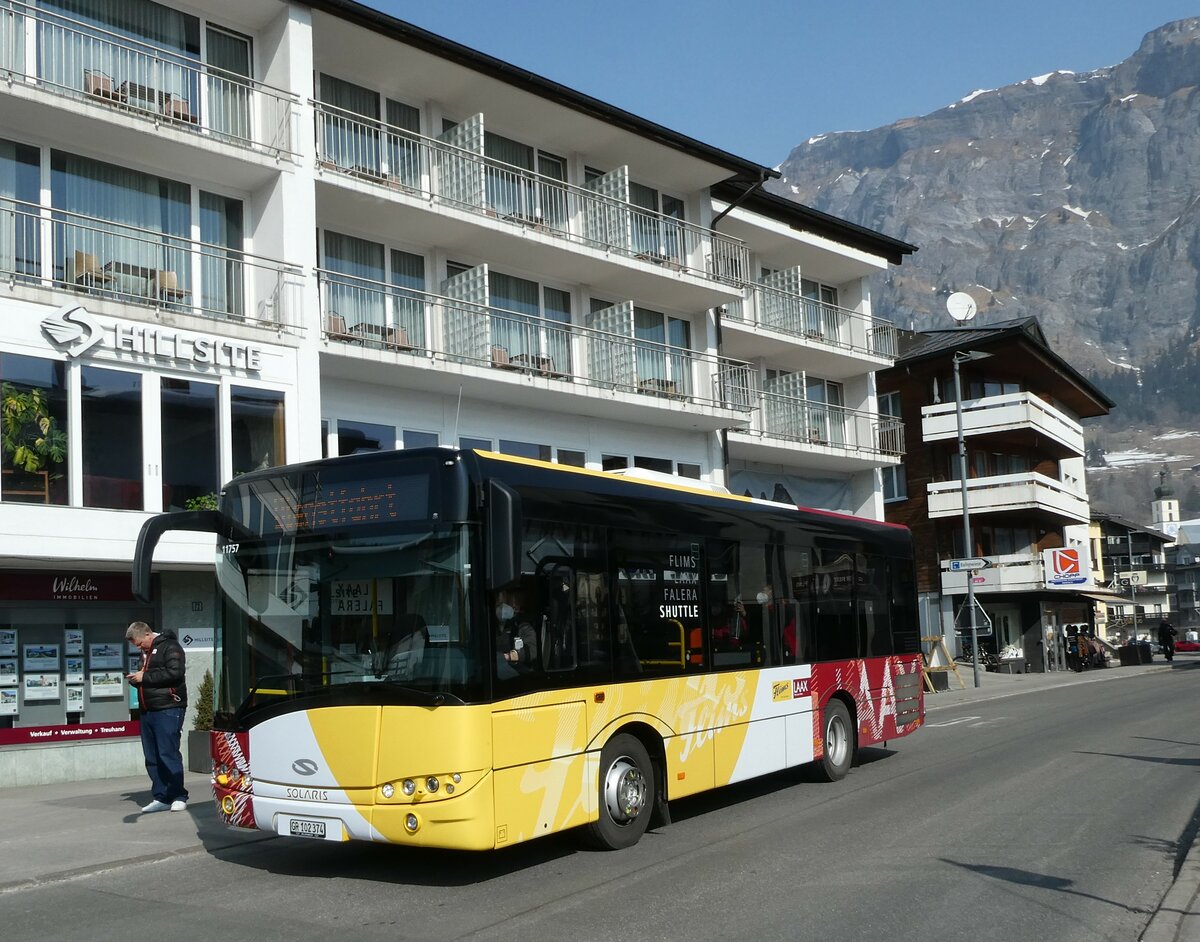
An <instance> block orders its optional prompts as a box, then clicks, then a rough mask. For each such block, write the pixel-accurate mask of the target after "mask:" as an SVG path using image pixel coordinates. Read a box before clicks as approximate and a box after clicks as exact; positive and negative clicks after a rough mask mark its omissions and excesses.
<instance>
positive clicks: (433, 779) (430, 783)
mask: <svg viewBox="0 0 1200 942" xmlns="http://www.w3.org/2000/svg"><path fill="white" fill-rule="evenodd" d="M441 784H442V783H441V782H439V781H438V777H437V776H436V775H431V776H429V778H427V779H425V787H426V788H428V789H429V790H430V791H431V792H436V791H437V790H438V788H439V787H440V786H441Z"/></svg>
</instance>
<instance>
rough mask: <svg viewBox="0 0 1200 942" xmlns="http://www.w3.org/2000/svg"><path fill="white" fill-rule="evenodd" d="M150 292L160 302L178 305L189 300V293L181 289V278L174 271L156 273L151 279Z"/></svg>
mask: <svg viewBox="0 0 1200 942" xmlns="http://www.w3.org/2000/svg"><path fill="white" fill-rule="evenodd" d="M150 290H151V291H152V292H153V293H154V296H155V297H156V298H158V299H159V300H160V301H168V302H171V303H173V304H178V303H179V302H181V301H184V300H186V299H187V296H188V292H187V291H186V290H184V289H183V288H180V287H179V276H178V275H177V274H176V273H175V272H173V271H156V272H155V273H154V274H153V275H152V276H151V278H150Z"/></svg>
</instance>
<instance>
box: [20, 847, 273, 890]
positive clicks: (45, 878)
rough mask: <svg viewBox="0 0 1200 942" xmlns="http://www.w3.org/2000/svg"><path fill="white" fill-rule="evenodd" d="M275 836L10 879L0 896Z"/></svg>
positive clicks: (226, 848) (143, 855)
mask: <svg viewBox="0 0 1200 942" xmlns="http://www.w3.org/2000/svg"><path fill="white" fill-rule="evenodd" d="M274 837H276V835H274V834H263V835H261V836H247V837H246V838H244V839H242V840H239V841H232V842H231V843H228V844H220V845H213V846H209V845H208V844H205V843H204V842H203V841H198V842H196V843H195V844H188V845H187V846H186V847H177V848H175V849H174V850H162V851H157V852H155V853H152V854H141V855H139V856H137V857H123V858H121V859H120V860H106V861H104V862H103V863H96V864H91V865H90V866H87V867H77V868H75V869H73V870H56V871H54V872H53V873H43V874H41V875H40V876H36V877H30V878H29V879H28V880H10V881H9V882H8V883H0V896H4V895H6V894H8V893H12V892H14V891H16V890H27V889H32V888H34V887H39V886H47V885H49V884H52V883H64V882H66V881H68V880H75V879H78V878H79V877H87V876H93V875H94V874H97V873H104V872H105V871H108V870H117V869H120V868H122V867H136V866H138V865H140V864H147V863H158V862H159V861H162V860H171V859H173V858H177V857H190V856H191V855H192V854H199V853H215V852H218V851H222V850H229V849H230V848H231V847H243V846H245V845H246V844H259V843H262V842H263V841H269V840H271V839H273V838H274Z"/></svg>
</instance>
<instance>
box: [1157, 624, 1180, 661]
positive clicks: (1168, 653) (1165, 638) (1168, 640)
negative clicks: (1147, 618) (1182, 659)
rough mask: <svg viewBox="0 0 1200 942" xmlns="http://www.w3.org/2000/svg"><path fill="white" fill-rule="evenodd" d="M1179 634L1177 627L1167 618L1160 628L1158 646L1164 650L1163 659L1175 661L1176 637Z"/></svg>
mask: <svg viewBox="0 0 1200 942" xmlns="http://www.w3.org/2000/svg"><path fill="white" fill-rule="evenodd" d="M1178 633H1179V632H1177V631H1176V630H1175V626H1174V625H1172V624H1171V623H1170V622H1169V621H1167V620H1166V619H1165V618H1164V619H1163V620H1162V622H1161V623H1160V624H1159V626H1158V644H1159V647H1161V648H1162V653H1163V657H1165V658H1166V659H1167V660H1168V661H1172V660H1174V659H1175V636H1176V635H1177V634H1178Z"/></svg>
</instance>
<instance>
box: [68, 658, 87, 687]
mask: <svg viewBox="0 0 1200 942" xmlns="http://www.w3.org/2000/svg"><path fill="white" fill-rule="evenodd" d="M63 666H64V670H65V673H66V677H65V678H64V680H63V683H66V684H82V683H83V658H82V657H68V658H65V659H64V660H63Z"/></svg>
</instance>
